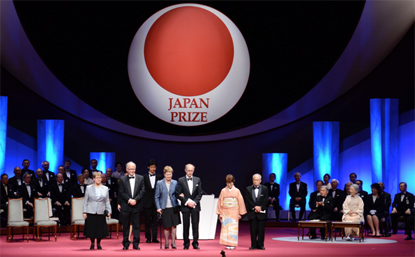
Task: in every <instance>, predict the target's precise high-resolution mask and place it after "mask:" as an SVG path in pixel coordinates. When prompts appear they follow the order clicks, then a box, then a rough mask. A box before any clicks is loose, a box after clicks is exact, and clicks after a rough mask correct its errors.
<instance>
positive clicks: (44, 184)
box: [32, 169, 50, 197]
mask: <svg viewBox="0 0 415 257" xmlns="http://www.w3.org/2000/svg"><path fill="white" fill-rule="evenodd" d="M36 176H37V177H33V179H32V184H33V185H34V186H35V187H36V189H37V191H38V192H39V193H40V195H41V197H50V189H49V184H50V183H49V181H47V180H46V179H45V178H44V177H43V171H42V169H37V170H36Z"/></svg>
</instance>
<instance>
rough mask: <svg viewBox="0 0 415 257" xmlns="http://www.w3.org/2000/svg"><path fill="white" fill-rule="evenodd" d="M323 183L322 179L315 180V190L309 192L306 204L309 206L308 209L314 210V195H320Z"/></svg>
mask: <svg viewBox="0 0 415 257" xmlns="http://www.w3.org/2000/svg"><path fill="white" fill-rule="evenodd" d="M322 185H323V181H322V180H317V182H316V188H317V190H316V191H314V192H312V193H311V194H310V200H309V201H308V206H309V207H310V210H311V211H312V212H313V211H314V212H315V211H316V208H317V207H316V197H317V196H319V195H320V188H321V186H322Z"/></svg>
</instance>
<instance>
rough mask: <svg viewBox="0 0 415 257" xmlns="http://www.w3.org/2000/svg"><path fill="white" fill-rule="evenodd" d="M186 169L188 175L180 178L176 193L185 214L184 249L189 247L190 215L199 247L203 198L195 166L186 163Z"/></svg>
mask: <svg viewBox="0 0 415 257" xmlns="http://www.w3.org/2000/svg"><path fill="white" fill-rule="evenodd" d="M184 171H185V172H186V176H184V177H181V178H179V180H178V183H177V189H176V195H177V196H178V199H179V200H180V203H181V212H182V214H183V241H184V242H183V246H184V248H183V249H186V250H187V249H189V246H190V240H189V230H190V217H192V230H193V242H192V246H193V248H194V249H200V248H199V242H198V240H199V218H200V199H202V183H201V181H200V178H198V177H195V176H193V173H194V171H195V166H194V165H193V164H190V163H189V164H186V166H185V169H184Z"/></svg>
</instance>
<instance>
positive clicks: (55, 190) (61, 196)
mask: <svg viewBox="0 0 415 257" xmlns="http://www.w3.org/2000/svg"><path fill="white" fill-rule="evenodd" d="M50 198H52V204H55V203H56V202H60V203H61V204H62V205H63V204H64V203H65V202H66V201H68V203H71V195H70V188H69V187H68V184H62V193H61V192H59V187H58V182H54V183H52V184H50Z"/></svg>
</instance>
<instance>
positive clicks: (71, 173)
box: [63, 160, 78, 186]
mask: <svg viewBox="0 0 415 257" xmlns="http://www.w3.org/2000/svg"><path fill="white" fill-rule="evenodd" d="M63 179H64V180H65V181H66V180H69V184H70V185H71V186H73V185H76V184H77V182H78V177H77V176H76V171H75V170H72V169H71V161H70V160H66V161H65V175H64V178H63Z"/></svg>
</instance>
